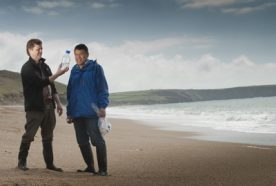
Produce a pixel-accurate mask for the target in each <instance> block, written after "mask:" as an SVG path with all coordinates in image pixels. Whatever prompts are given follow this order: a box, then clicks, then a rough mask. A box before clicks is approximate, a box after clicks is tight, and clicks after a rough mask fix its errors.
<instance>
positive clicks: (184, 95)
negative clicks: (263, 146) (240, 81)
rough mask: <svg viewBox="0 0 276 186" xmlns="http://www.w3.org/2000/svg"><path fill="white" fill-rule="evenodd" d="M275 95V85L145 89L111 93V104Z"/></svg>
mask: <svg viewBox="0 0 276 186" xmlns="http://www.w3.org/2000/svg"><path fill="white" fill-rule="evenodd" d="M271 96H276V85H263V86H249V87H235V88H227V89H203V90H193V89H190V90H177V89H175V90H173V89H170V90H147V91H133V92H122V93H114V94H111V105H135V104H158V103H162V104H165V103H180V102H193V101H208V100H226V99H243V98H254V97H271Z"/></svg>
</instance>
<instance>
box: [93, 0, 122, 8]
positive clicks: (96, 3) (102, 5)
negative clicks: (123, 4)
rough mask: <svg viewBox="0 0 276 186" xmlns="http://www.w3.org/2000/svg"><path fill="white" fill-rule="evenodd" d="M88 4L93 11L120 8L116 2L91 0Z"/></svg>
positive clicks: (113, 0)
mask: <svg viewBox="0 0 276 186" xmlns="http://www.w3.org/2000/svg"><path fill="white" fill-rule="evenodd" d="M88 4H90V7H91V8H93V9H102V8H115V7H118V6H120V4H119V3H117V2H116V1H115V0H91V1H89V2H88Z"/></svg>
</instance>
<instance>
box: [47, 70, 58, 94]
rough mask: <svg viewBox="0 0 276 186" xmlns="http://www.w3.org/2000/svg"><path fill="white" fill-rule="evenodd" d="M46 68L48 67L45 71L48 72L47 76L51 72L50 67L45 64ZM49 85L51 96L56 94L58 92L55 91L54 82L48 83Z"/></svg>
mask: <svg viewBox="0 0 276 186" xmlns="http://www.w3.org/2000/svg"><path fill="white" fill-rule="evenodd" d="M46 68H48V71H47V72H48V74H47V76H48V77H50V76H52V75H53V73H52V71H51V69H50V67H49V66H48V65H47V66H46ZM50 86H51V90H52V96H53V95H55V94H57V93H58V92H57V89H56V85H55V83H54V82H52V83H50Z"/></svg>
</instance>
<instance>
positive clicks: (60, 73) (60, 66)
mask: <svg viewBox="0 0 276 186" xmlns="http://www.w3.org/2000/svg"><path fill="white" fill-rule="evenodd" d="M68 70H69V67H66V68H62V65H61V64H60V65H59V66H58V69H57V72H56V74H58V75H59V76H61V75H62V74H64V73H65V72H67V71H68Z"/></svg>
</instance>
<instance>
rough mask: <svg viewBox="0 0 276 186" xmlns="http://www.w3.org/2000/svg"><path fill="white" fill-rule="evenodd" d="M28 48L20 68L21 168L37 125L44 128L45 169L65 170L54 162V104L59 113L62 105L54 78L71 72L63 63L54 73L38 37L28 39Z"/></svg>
mask: <svg viewBox="0 0 276 186" xmlns="http://www.w3.org/2000/svg"><path fill="white" fill-rule="evenodd" d="M26 50H27V54H28V56H29V60H28V61H27V62H26V63H25V64H24V65H23V66H22V69H21V78H22V84H23V94H24V103H25V112H26V124H25V133H24V134H23V136H22V140H21V144H20V148H19V154H18V168H19V169H21V170H28V168H27V165H26V161H27V156H28V151H29V148H30V144H31V142H32V141H34V136H35V134H36V132H37V130H38V128H39V127H41V136H42V143H43V157H44V160H45V163H46V168H47V169H50V170H54V171H59V172H62V169H61V168H57V167H56V166H55V165H54V163H53V147H52V141H53V131H54V128H55V125H56V117H55V103H56V104H57V107H56V108H57V113H58V114H59V115H61V114H62V105H61V103H60V100H59V97H58V93H57V90H56V87H55V84H54V80H55V79H56V78H58V77H59V76H61V75H62V74H64V73H65V72H66V71H68V67H67V68H65V69H61V66H60V67H59V68H58V70H57V72H56V73H55V74H53V75H52V72H51V70H50V68H49V66H48V65H47V64H46V63H45V59H44V58H42V41H41V40H39V39H30V40H29V41H28V42H27V46H26Z"/></svg>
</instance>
